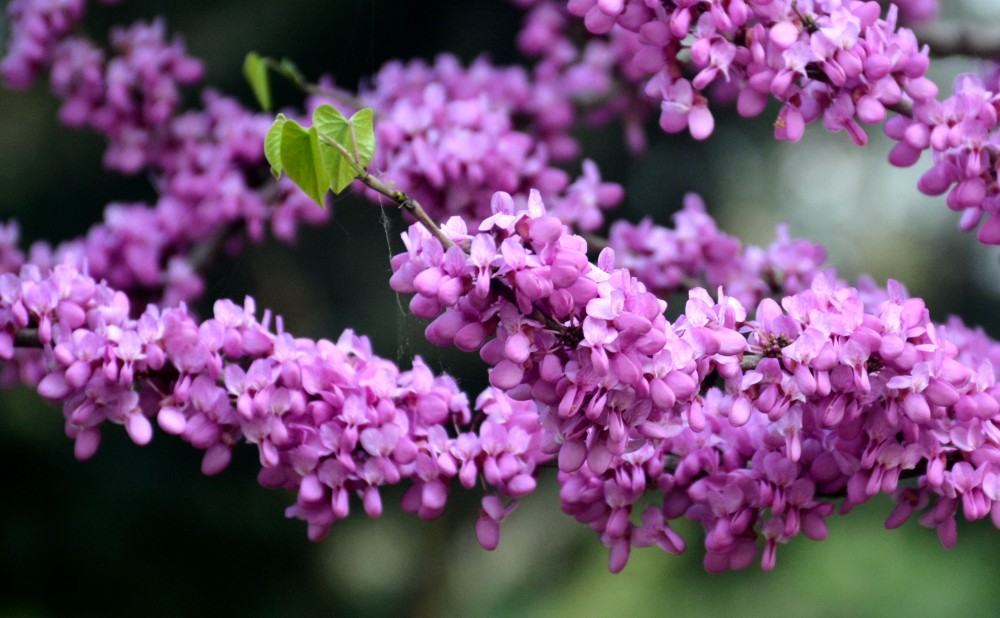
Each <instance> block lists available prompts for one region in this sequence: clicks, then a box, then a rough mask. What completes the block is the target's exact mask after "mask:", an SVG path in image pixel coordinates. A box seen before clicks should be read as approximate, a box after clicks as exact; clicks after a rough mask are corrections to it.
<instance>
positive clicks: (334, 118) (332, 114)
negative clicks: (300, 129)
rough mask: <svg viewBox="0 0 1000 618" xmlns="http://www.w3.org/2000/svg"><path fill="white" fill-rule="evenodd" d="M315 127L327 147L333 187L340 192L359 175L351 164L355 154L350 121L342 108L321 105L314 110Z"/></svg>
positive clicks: (326, 155) (336, 191)
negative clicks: (341, 111) (342, 111)
mask: <svg viewBox="0 0 1000 618" xmlns="http://www.w3.org/2000/svg"><path fill="white" fill-rule="evenodd" d="M313 127H315V128H316V130H317V131H318V132H319V134H320V136H321V140H322V141H323V142H324V145H325V146H326V147H327V149H326V150H324V151H323V154H324V156H325V157H326V164H327V167H328V169H329V170H330V179H331V181H332V183H331V188H332V189H333V192H334V193H340V192H341V191H343V190H344V189H346V188H347V186H348V185H350V184H351V183H352V182H354V179H355V178H357V177H358V171H357V168H356V166H354V165H352V164H351V162H352V161H354V160H355V156H354V144H353V141H352V140H351V126H350V123H349V121H348V120H347V118H344V115H343V114H341V113H340V110H338V109H336V108H334V107H332V106H330V105H320V106H319V107H318V108H316V111H315V112H313Z"/></svg>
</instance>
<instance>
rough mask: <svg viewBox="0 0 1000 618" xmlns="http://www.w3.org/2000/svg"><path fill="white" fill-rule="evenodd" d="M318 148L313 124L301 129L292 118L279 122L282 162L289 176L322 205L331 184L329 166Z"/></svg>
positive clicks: (318, 143)
mask: <svg viewBox="0 0 1000 618" xmlns="http://www.w3.org/2000/svg"><path fill="white" fill-rule="evenodd" d="M328 158H329V157H327V156H324V154H323V153H321V152H320V142H319V135H318V134H317V132H316V128H315V127H313V128H311V129H308V130H306V129H304V128H303V127H302V126H300V125H299V123H297V122H295V121H294V120H287V119H286V120H285V121H284V123H283V124H282V126H281V166H282V167H283V168H284V171H285V173H286V174H288V177H289V178H291V179H292V181H293V182H294V183H295V184H297V185H298V186H299V188H300V189H302V190H303V191H305V192H306V195H308V196H309V197H311V198H312V199H313V200H314V201H315V202H316V203H317V204H319V205H320V206H324V204H323V196H324V195H325V194H326V192H327V190H328V189H329V188H330V170H329V168H328V166H327V162H326V159H328Z"/></svg>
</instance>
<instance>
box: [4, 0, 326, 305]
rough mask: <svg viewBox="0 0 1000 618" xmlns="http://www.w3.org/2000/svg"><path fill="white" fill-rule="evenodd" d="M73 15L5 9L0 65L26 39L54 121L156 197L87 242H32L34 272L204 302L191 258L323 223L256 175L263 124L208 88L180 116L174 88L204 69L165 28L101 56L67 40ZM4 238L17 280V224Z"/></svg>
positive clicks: (54, 9) (119, 43)
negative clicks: (7, 38)
mask: <svg viewBox="0 0 1000 618" xmlns="http://www.w3.org/2000/svg"><path fill="white" fill-rule="evenodd" d="M71 9H72V10H71ZM60 11H62V12H60ZM82 11H83V3H79V2H42V1H32V2H14V3H12V4H11V5H10V6H9V7H8V12H9V14H10V15H11V16H12V17H13V20H12V21H13V23H14V25H15V28H14V36H13V37H12V43H11V48H10V49H9V50H8V53H7V55H6V57H5V60H4V62H5V65H4V66H7V65H11V66H15V65H16V66H21V65H22V64H24V63H25V62H27V61H26V60H25V58H26V56H25V53H26V52H24V51H23V50H22V49H21V48H20V47H19V46H18V45H19V44H18V43H17V42H18V41H22V40H28V38H31V37H35V38H34V39H31V40H34V41H35V44H36V46H37V47H38V49H45V50H48V51H47V52H46V53H45V54H36V55H34V56H30V57H31V58H32V60H31V62H30V66H31V75H30V77H31V79H32V80H34V79H35V78H36V77H37V75H38V73H39V72H40V71H41V70H43V69H48V70H49V75H50V82H51V85H52V89H53V91H54V92H55V93H56V95H57V96H59V97H60V98H61V99H62V101H63V104H62V107H61V109H60V119H61V120H62V121H63V122H64V123H66V124H69V125H71V126H78V125H86V126H88V127H90V128H92V129H94V130H96V131H97V132H99V133H100V134H101V135H103V136H104V137H105V138H106V139H107V140H108V144H109V145H108V149H107V151H106V152H105V157H104V162H105V165H106V166H107V167H108V168H110V169H113V170H116V171H119V172H123V173H138V172H146V173H149V174H150V175H151V176H152V177H153V178H154V185H155V188H156V190H157V192H158V198H157V200H156V202H155V204H153V205H151V206H150V205H147V204H141V203H139V204H111V205H109V206H108V207H107V209H106V210H105V217H104V222H103V223H102V224H98V225H95V226H94V227H92V228H91V229H90V230H89V232H88V233H87V234H86V235H85V236H83V237H81V238H78V239H73V240H70V241H67V242H64V243H62V244H60V245H58V246H56V247H54V248H53V247H50V246H49V245H48V244H46V243H44V242H40V243H37V244H36V245H34V246H33V247H32V248H31V250H30V252H29V254H30V262H31V263H32V264H34V265H36V266H38V267H39V268H42V269H51V268H53V267H55V266H56V265H58V264H61V263H65V262H71V263H73V264H75V265H76V266H77V267H78V268H81V269H86V271H87V273H88V274H89V275H91V276H93V277H95V278H98V279H106V280H107V281H108V282H109V283H110V284H111V285H112V286H114V287H115V288H116V289H118V290H122V291H125V292H127V293H129V294H131V295H132V296H133V299H134V300H140V299H147V300H157V301H163V302H164V303H165V304H166V305H168V306H169V305H174V304H176V303H178V302H180V301H184V300H191V299H193V298H195V297H197V296H199V295H200V294H201V292H202V288H203V284H202V279H201V275H200V274H198V272H197V269H198V268H199V267H201V266H202V265H201V264H199V263H198V262H199V260H201V259H203V258H199V257H198V256H199V254H208V253H211V251H212V250H213V249H215V248H216V247H218V246H221V245H227V246H229V247H235V246H237V245H234V241H236V242H238V239H239V236H238V235H237V234H236V233H237V232H242V233H245V234H246V235H248V236H249V237H250V238H251V239H253V240H260V239H262V237H263V235H264V231H265V229H266V228H267V226H268V225H270V228H271V230H272V231H273V233H274V235H275V236H277V237H278V238H281V239H283V240H286V241H290V240H293V239H294V237H295V231H296V228H297V226H298V224H299V223H301V222H308V223H319V222H322V221H325V220H326V219H327V218H328V217H329V215H328V213H326V212H324V211H322V210H318V209H316V208H314V207H312V205H311V204H310V202H309V200H308V198H306V197H305V196H304V195H302V193H301V192H300V191H298V190H297V189H296V188H295V186H294V184H292V183H291V182H289V181H287V180H284V181H281V182H278V183H274V182H272V181H267V180H265V178H266V177H265V176H264V175H262V174H261V172H260V168H261V165H263V163H264V155H263V143H264V135H265V133H266V132H267V128H268V126H269V123H270V119H269V117H267V116H265V115H262V114H253V113H251V112H249V111H247V110H246V109H245V108H243V107H242V106H241V105H240V104H239V103H237V102H236V101H235V100H233V99H229V98H226V97H223V96H221V95H219V94H217V93H213V92H210V91H208V92H206V93H205V94H204V96H203V100H204V108H203V109H202V110H197V111H189V112H183V113H182V112H181V111H180V110H179V108H178V106H179V102H180V89H181V88H182V87H183V86H185V85H187V84H191V83H193V82H194V81H197V80H198V79H199V78H200V76H201V64H200V62H198V61H197V60H195V59H193V58H191V57H189V56H187V54H186V52H185V50H184V46H183V44H182V43H181V41H180V40H179V39H176V38H175V39H174V40H173V41H171V42H168V41H167V40H166V30H165V27H164V25H163V22H162V21H156V22H154V23H152V24H145V23H138V24H135V25H133V26H131V27H129V28H116V29H113V30H112V32H111V34H110V39H111V46H110V49H109V51H107V52H106V51H105V50H102V49H100V48H98V47H96V46H95V45H94V44H93V43H92V42H90V41H89V40H88V39H86V38H84V37H82V36H78V35H75V34H73V32H72V25H73V23H71V22H72V21H73V20H70V19H69V18H70V16H72V17H73V18H74V19H78V18H79V17H80V15H81V13H82ZM57 15H58V16H61V17H58V19H57V17H56V16H57ZM34 24H49V25H50V27H47V28H42V27H40V26H37V25H34ZM56 25H58V26H59V27H56ZM28 32H30V33H31V34H30V35H29V34H26V33H28ZM26 37H27V38H26ZM40 37H44V41H43V40H42V38H40ZM36 39H37V40H36ZM20 75H22V72H18V71H14V70H13V69H11V73H10V74H8V72H5V73H4V79H5V80H6V81H7V83H8V84H9V85H11V86H19V85H27V82H23V80H22V81H18V79H19V78H18V76H20ZM5 236H6V237H7V240H9V241H10V242H9V243H6V244H7V245H9V249H8V250H7V251H8V252H9V254H10V255H11V257H10V258H9V259H6V260H4V262H5V264H3V265H4V266H9V268H4V271H6V272H16V271H17V268H18V267H19V266H20V264H21V263H23V262H24V261H25V258H24V256H23V255H21V254H20V252H19V251H17V250H16V242H17V229H16V227H14V226H12V227H10V228H8V231H7V233H6V234H5ZM140 305H141V303H140Z"/></svg>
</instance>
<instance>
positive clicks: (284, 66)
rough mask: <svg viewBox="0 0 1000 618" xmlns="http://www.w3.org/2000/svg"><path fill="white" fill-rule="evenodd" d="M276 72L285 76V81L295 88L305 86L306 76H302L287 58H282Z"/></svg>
mask: <svg viewBox="0 0 1000 618" xmlns="http://www.w3.org/2000/svg"><path fill="white" fill-rule="evenodd" d="M277 70H278V71H279V72H280V73H281V74H282V75H284V76H285V79H287V80H288V81H290V82H292V83H293V84H295V85H296V86H299V87H302V86H305V85H306V76H305V75H303V74H302V71H300V70H299V67H297V66H295V63H294V62H292V61H291V60H289V59H288V58H282V59H281V63H280V64H279V65H278V66H277Z"/></svg>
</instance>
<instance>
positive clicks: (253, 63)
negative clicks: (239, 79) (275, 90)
mask: <svg viewBox="0 0 1000 618" xmlns="http://www.w3.org/2000/svg"><path fill="white" fill-rule="evenodd" d="M243 75H244V76H245V77H246V80H247V82H249V83H250V88H251V89H252V90H253V94H254V96H255V97H257V102H258V103H260V106H261V107H262V108H263V109H264V110H265V111H267V110H270V109H271V84H270V80H269V78H268V75H267V62H266V61H265V60H264V59H263V58H261V57H260V55H258V54H257V53H255V52H250V53H249V54H247V57H246V59H245V60H243Z"/></svg>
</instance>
